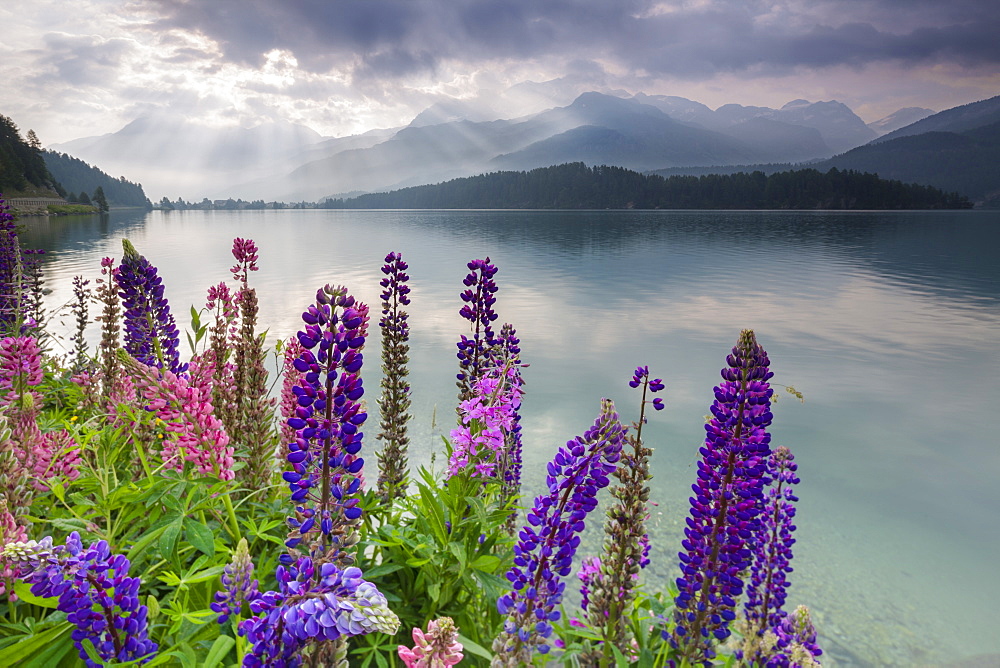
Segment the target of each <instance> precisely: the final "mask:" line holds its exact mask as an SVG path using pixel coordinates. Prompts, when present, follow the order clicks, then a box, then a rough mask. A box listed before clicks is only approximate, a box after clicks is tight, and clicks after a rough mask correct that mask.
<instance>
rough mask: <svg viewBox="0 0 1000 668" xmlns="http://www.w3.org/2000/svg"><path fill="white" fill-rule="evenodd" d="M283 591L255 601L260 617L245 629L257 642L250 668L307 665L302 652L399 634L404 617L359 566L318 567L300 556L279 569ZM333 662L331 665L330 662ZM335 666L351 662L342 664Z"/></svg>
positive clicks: (244, 625) (249, 656)
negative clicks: (363, 637)
mask: <svg viewBox="0 0 1000 668" xmlns="http://www.w3.org/2000/svg"><path fill="white" fill-rule="evenodd" d="M275 575H276V577H277V580H278V591H268V592H264V593H263V594H261V595H260V596H258V597H257V598H255V599H254V600H253V601H251V602H250V609H251V610H252V611H253V613H254V616H253V617H251V618H250V619H247V620H245V621H243V622H241V623H240V626H239V631H240V634H241V635H244V636H246V638H247V640H249V641H250V643H251V644H252V645H253V647H252V650H251V651H250V652H249V653H248V654H247V655H246V656H245V657H244V659H243V665H244V666H246V667H247V668H264V667H268V668H270V667H272V666H285V667H289V668H290V667H293V666H299V665H301V652H302V650H303V649H305V648H306V647H307V646H310V645H316V644H317V643H328V642H340V643H341V644H342V642H343V640H345V639H347V638H350V637H353V636H358V635H363V634H366V633H372V632H373V631H380V632H382V633H387V634H389V635H394V634H395V633H396V631H397V630H398V629H399V618H398V617H397V616H396V614H395V613H394V612H392V611H391V610H390V609H389V608H388V606H387V605H386V600H385V596H383V595H382V594H381V593H380V592H379V591H378V589H377V588H376V587H375V585H373V584H372V583H370V582H368V581H366V580H363V579H362V578H361V570H360V569H358V568H355V567H353V566H351V567H348V568H346V569H344V570H341V569H340V568H338V567H337V566H336V565H335V564H333V563H324V564H322V565H317V564H315V563H314V562H313V560H312V559H310V558H309V557H300V558H299V559H297V560H296V561H295V562H294V563H292V564H289V565H288V566H284V565H281V566H278V568H277V572H276V573H275ZM324 665H327V664H324ZM334 665H346V661H345V662H343V663H342V664H341V663H340V662H337V663H336V664H334Z"/></svg>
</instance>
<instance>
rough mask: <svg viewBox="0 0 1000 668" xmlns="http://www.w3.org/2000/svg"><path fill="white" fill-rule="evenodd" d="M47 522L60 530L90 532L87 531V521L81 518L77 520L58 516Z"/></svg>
mask: <svg viewBox="0 0 1000 668" xmlns="http://www.w3.org/2000/svg"><path fill="white" fill-rule="evenodd" d="M48 522H49V524H51V525H52V526H54V527H55V528H57V529H59V530H60V531H67V532H73V531H79V532H81V533H90V532H89V531H87V523H86V522H84V521H83V520H78V519H73V518H68V517H60V518H56V519H54V520H49V521H48Z"/></svg>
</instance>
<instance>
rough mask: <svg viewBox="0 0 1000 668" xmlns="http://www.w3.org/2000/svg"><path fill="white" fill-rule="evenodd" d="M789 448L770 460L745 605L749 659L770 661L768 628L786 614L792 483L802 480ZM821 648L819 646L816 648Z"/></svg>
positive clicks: (744, 654) (793, 498)
mask: <svg viewBox="0 0 1000 668" xmlns="http://www.w3.org/2000/svg"><path fill="white" fill-rule="evenodd" d="M794 459H795V458H794V457H793V455H792V453H791V451H790V450H789V449H788V448H786V447H783V446H782V447H778V448H775V449H774V452H772V453H771V456H770V458H769V459H768V465H767V472H768V475H769V476H770V478H771V482H770V487H768V489H767V493H766V498H765V501H764V512H763V513H762V515H761V527H760V531H759V533H758V535H757V536H756V539H755V547H754V551H753V552H754V554H753V563H752V564H751V567H750V583H749V585H748V586H747V598H746V602H745V604H744V616H745V623H746V628H745V629H744V633H743V636H744V646H743V649H742V652H741V654H742V657H745V658H746V659H747V660H750V661H757V662H759V663H768V665H770V664H769V658H770V657H769V655H768V653H767V652H766V651H764V649H763V646H762V640H763V638H764V636H765V635H766V634H767V632H768V631H772V632H775V631H776V630H777V629H779V628H780V627H781V625H782V623H783V622H784V620H785V618H786V617H787V613H786V612H785V611H784V610H783V609H782V606H783V605H784V604H785V598H786V596H787V590H788V575H787V574H788V573H790V572H791V571H792V567H791V560H792V545H794V544H795V539H794V538H792V532H794V531H795V525H794V524H793V522H794V519H795V505H794V504H795V503H796V502H797V501H798V497H797V496H795V494H794V493H793V491H792V485H796V484H798V482H799V478H798V476H797V475H796V470H797V469H798V465H797V464H796V463H795V461H794ZM817 649H818V648H817Z"/></svg>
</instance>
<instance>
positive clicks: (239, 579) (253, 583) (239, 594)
mask: <svg viewBox="0 0 1000 668" xmlns="http://www.w3.org/2000/svg"><path fill="white" fill-rule="evenodd" d="M251 578H253V560H252V559H251V558H250V550H249V547H248V546H247V539H246V538H240V542H239V543H237V545H236V549H235V550H234V551H233V559H232V561H230V562H229V563H228V564H226V567H225V568H224V569H223V570H222V585H223V586H224V587H225V588H226V589H225V591H218V592H215V600H214V601H213V602H212V603H210V604H209V607H210V608H211V609H212V610H213V611H214V612H217V613H219V620H218V621H219V623H220V624H225V623H226V622H227V621H229V617H230V616H231V615H236V616H239V614H240V610H241V609H242V608H243V602H244V601H246V602H247V603H250V602H252V601H253V600H254V599H256V598H257V597H258V596H260V593H259V592H258V591H257V580H254V579H251Z"/></svg>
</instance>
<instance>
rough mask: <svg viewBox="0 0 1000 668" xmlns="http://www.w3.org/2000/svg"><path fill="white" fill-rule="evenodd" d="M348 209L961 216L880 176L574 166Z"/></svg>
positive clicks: (930, 193)
mask: <svg viewBox="0 0 1000 668" xmlns="http://www.w3.org/2000/svg"><path fill="white" fill-rule="evenodd" d="M323 206H324V207H326V208H344V209H631V208H635V209H960V208H968V207H970V206H971V204H970V203H969V201H968V200H967V199H966V198H965V197H962V196H959V195H957V194H955V193H944V192H942V191H940V190H938V189H937V188H932V187H929V186H918V185H908V184H904V183H901V182H899V181H887V180H884V179H880V178H879V177H878V176H876V175H874V174H864V173H860V172H855V171H844V170H839V169H831V170H830V171H828V172H826V173H822V172H819V171H817V170H815V169H801V170H796V171H786V172H780V173H776V174H771V175H767V174H765V173H763V172H752V173H749V174H748V173H739V174H728V175H717V174H715V175H707V176H671V177H669V178H664V177H662V176H656V175H646V174H640V173H638V172H634V171H631V170H628V169H623V168H621V167H607V166H601V167H593V168H591V167H587V166H586V165H585V164H584V163H582V162H578V163H568V164H565V165H558V166H555V167H543V168H540V169H533V170H531V171H530V172H495V173H492V174H484V175H481V176H474V177H470V178H462V179H455V180H452V181H448V182H446V183H441V184H438V185H431V186H418V187H413V188H405V189H403V190H396V191H393V192H388V193H372V194H368V195H362V196H360V197H354V198H351V199H347V200H343V199H332V200H327V201H326V202H325V203H324V204H323Z"/></svg>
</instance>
